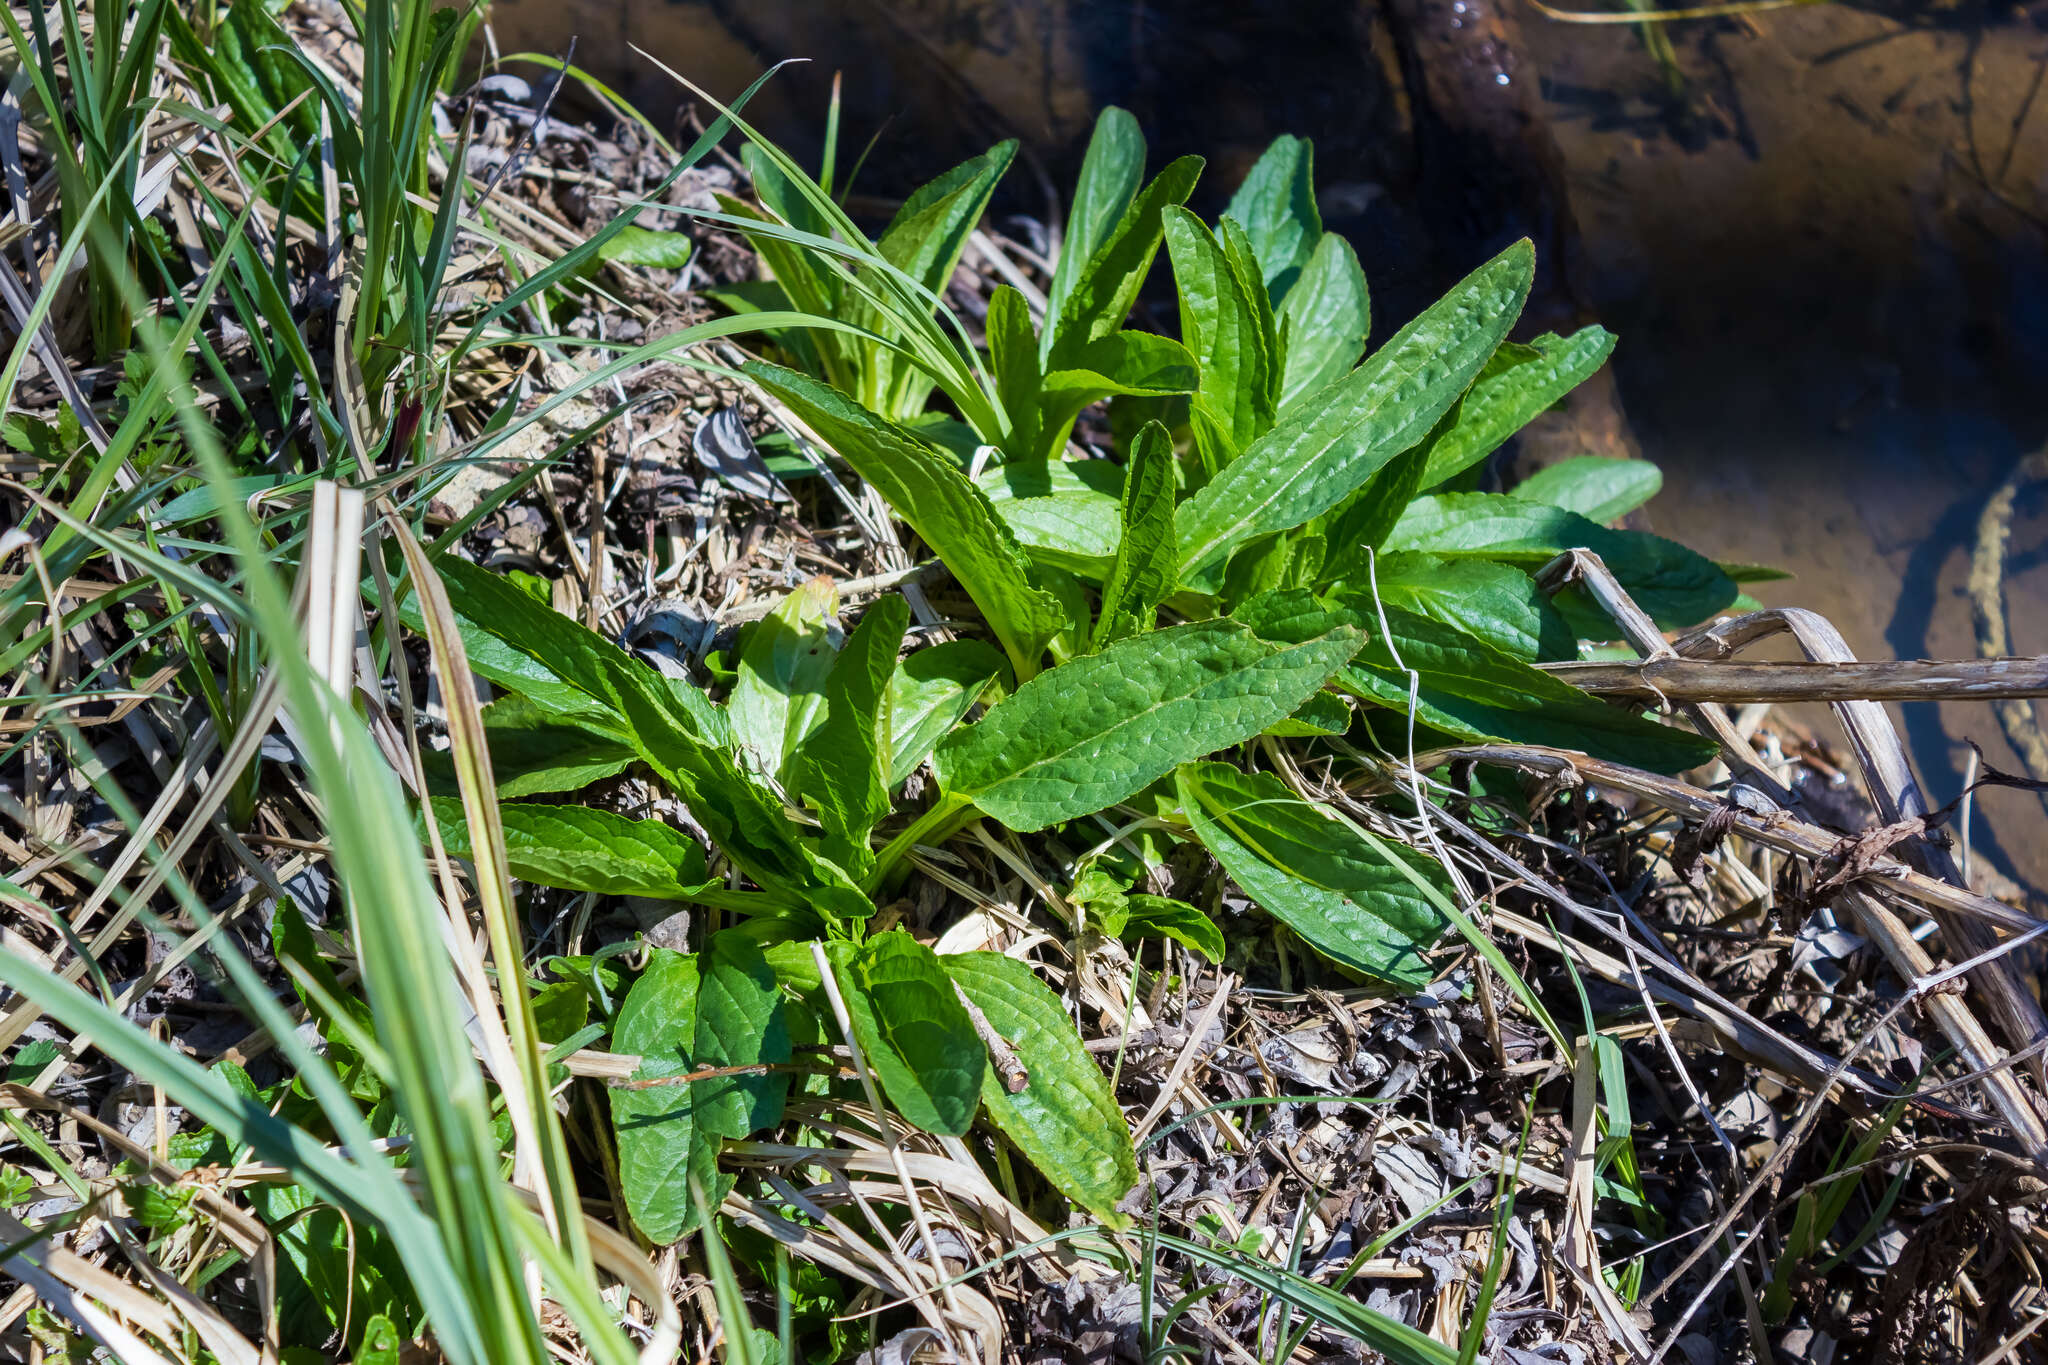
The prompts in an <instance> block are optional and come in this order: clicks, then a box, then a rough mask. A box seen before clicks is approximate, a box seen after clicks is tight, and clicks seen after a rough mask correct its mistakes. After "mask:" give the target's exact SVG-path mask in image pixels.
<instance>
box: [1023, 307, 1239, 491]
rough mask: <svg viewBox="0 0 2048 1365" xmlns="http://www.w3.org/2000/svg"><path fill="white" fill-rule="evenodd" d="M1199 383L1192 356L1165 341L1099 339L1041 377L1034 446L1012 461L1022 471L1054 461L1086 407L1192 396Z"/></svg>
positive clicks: (1138, 335)
mask: <svg viewBox="0 0 2048 1365" xmlns="http://www.w3.org/2000/svg"><path fill="white" fill-rule="evenodd" d="M1200 378H1201V370H1200V367H1199V365H1197V363H1196V361H1195V357H1194V356H1193V355H1191V354H1189V352H1188V350H1187V348H1186V347H1184V346H1182V345H1181V344H1180V343H1179V342H1177V341H1174V340H1172V339H1171V338H1168V337H1162V336H1154V335H1152V334H1151V333H1149V332H1129V331H1123V332H1111V333H1110V334H1109V335H1108V336H1105V337H1099V338H1097V339H1096V340H1094V341H1091V342H1089V343H1088V345H1086V346H1084V347H1082V348H1081V349H1080V351H1079V352H1077V353H1075V354H1073V355H1072V356H1070V357H1069V358H1068V363H1067V364H1066V365H1065V366H1064V367H1063V368H1061V369H1058V370H1055V371H1053V372H1052V373H1051V374H1048V375H1046V376H1045V378H1044V380H1043V381H1042V383H1041V387H1040V390H1039V402H1038V407H1039V411H1038V413H1037V415H1036V416H1035V417H1034V418H1033V419H1032V421H1031V424H1030V425H1031V429H1033V430H1035V431H1036V432H1037V438H1036V439H1037V445H1036V446H1035V447H1034V448H1032V449H1029V450H1025V451H1023V453H1022V457H1021V458H1020V459H1018V461H1017V462H1018V463H1019V464H1021V465H1027V466H1028V465H1031V464H1041V463H1044V462H1046V461H1050V460H1054V459H1057V458H1058V457H1059V454H1060V451H1061V450H1062V449H1063V448H1064V447H1065V446H1066V443H1067V437H1068V436H1069V435H1070V434H1072V432H1073V428H1074V420H1075V418H1077V417H1078V416H1080V414H1081V410H1082V409H1083V408H1085V407H1087V406H1088V405H1089V404H1090V403H1093V402H1096V401H1098V400H1100V399H1103V398H1109V397H1112V396H1128V397H1133V398H1171V397H1175V396H1177V395H1180V394H1184V393H1192V392H1194V390H1195V386H1196V385H1197V383H1198V382H1199V381H1200ZM1011 445H1012V447H1013V448H1014V447H1015V445H1016V442H1015V441H1014V440H1013V441H1012V442H1011Z"/></svg>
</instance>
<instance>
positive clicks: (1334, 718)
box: [1265, 603, 1372, 739]
mask: <svg viewBox="0 0 2048 1365" xmlns="http://www.w3.org/2000/svg"><path fill="white" fill-rule="evenodd" d="M1366 605H1368V606H1369V605H1370V604H1369V603H1368V604H1366ZM1359 619H1360V620H1362V621H1365V622H1366V623H1367V629H1368V630H1370V629H1371V620H1372V616H1371V613H1370V612H1369V611H1362V612H1360V613H1359ZM1350 728H1351V704H1350V703H1349V702H1347V701H1346V700H1345V699H1344V698H1343V697H1341V696H1338V695H1337V694H1336V693H1335V692H1318V693H1316V694H1315V695H1314V696H1313V697H1310V698H1309V699H1308V700H1307V701H1305V702H1303V703H1302V704H1301V709H1300V710H1298V711H1296V712H1295V713H1294V714H1293V715H1291V716H1289V717H1288V718H1287V719H1286V720H1283V721H1280V722H1278V723H1276V724H1273V725H1270V726H1268V727H1266V730H1265V733H1266V734H1269V735H1272V736H1274V737H1275V738H1278V739H1311V738H1314V737H1316V736H1319V735H1341V734H1343V733H1345V732H1346V731H1347V730H1349V729H1350Z"/></svg>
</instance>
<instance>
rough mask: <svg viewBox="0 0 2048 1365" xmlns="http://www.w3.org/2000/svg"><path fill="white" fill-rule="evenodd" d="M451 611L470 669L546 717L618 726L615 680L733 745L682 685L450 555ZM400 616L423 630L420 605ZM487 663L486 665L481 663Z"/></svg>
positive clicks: (444, 560) (706, 701)
mask: <svg viewBox="0 0 2048 1365" xmlns="http://www.w3.org/2000/svg"><path fill="white" fill-rule="evenodd" d="M435 570H436V571H437V572H438V573H439V574H440V575H441V583H442V586H443V587H444V588H445V589H446V590H447V593H448V602H449V606H450V607H452V608H453V609H454V612H455V616H456V623H457V625H458V627H459V628H460V630H461V633H462V643H463V646H464V648H465V649H466V651H467V652H468V654H469V662H470V667H471V668H472V669H473V670H474V671H475V672H477V673H478V674H480V675H482V676H483V677H485V678H488V679H489V680H490V681H491V682H494V683H496V684H498V685H499V686H500V687H503V688H504V689H505V690H506V691H508V692H512V693H515V694H517V695H519V696H521V697H524V698H526V700H528V701H529V702H532V703H533V704H534V705H535V706H536V707H538V708H540V709H541V710H543V711H547V712H551V713H553V714H555V715H558V716H563V717H566V718H569V719H571V720H575V721H578V722H579V723H583V724H585V725H588V726H591V727H593V728H597V729H606V728H611V727H616V726H617V725H618V721H619V708H618V706H617V705H616V704H615V702H614V699H613V693H615V692H616V691H617V687H618V684H619V682H620V680H622V679H624V680H629V681H630V685H632V686H634V687H641V686H648V685H652V686H655V687H657V688H659V689H660V690H661V691H663V692H664V693H665V694H666V695H667V698H668V705H669V707H670V709H672V710H676V711H678V712H679V713H680V714H681V716H682V723H683V724H684V725H685V726H686V727H687V728H688V729H689V730H690V731H691V732H692V733H694V734H700V735H702V736H703V737H704V738H706V739H707V740H709V741H710V742H712V743H721V744H723V743H730V742H731V731H730V728H729V726H728V724H727V721H726V717H725V712H724V711H723V710H722V709H721V708H720V707H718V706H717V705H715V704H714V703H713V702H712V701H711V699H710V698H709V697H706V696H705V695H704V694H703V692H702V691H700V690H699V689H697V688H696V687H693V686H692V685H691V684H690V683H688V682H686V681H684V680H682V679H680V678H663V677H661V675H659V674H657V673H655V672H654V671H653V670H652V669H651V668H649V667H647V666H646V665H645V664H642V663H640V662H639V661H638V660H636V659H634V658H632V657H631V656H630V655H628V654H627V653H626V652H625V651H624V650H623V649H620V648H619V647H618V646H617V645H615V644H613V643H612V642H611V641H610V640H607V639H606V638H604V637H603V636H602V635H599V634H598V633H597V632H595V631H593V630H590V629H589V628H587V627H586V626H584V625H583V624H582V623H581V622H578V621H572V620H570V619H569V618H568V617H566V616H564V615H562V613H560V612H558V611H556V610H555V609H554V608H553V607H551V606H549V605H548V604H547V603H545V602H543V601H540V600H539V599H538V598H536V597H534V596H533V595H532V594H530V593H527V592H525V591H523V590H521V589H520V588H518V587H517V586H515V585H514V584H513V583H512V582H510V581H509V580H508V579H506V578H505V577H504V576H503V575H501V574H496V573H493V572H491V571H490V570H489V569H486V568H483V567H481V566H479V565H476V564H472V563H470V562H469V561H468V560H466V559H458V558H456V557H455V556H454V555H444V556H442V557H441V558H440V559H438V560H436V561H435ZM399 614H400V616H401V617H402V618H403V619H404V620H405V623H406V624H407V625H408V626H410V627H412V628H413V629H416V630H417V629H419V628H420V617H419V602H418V599H417V598H416V597H415V596H414V595H413V594H412V593H411V592H407V593H406V594H405V597H404V600H403V601H402V602H401V603H400V606H399ZM486 661H487V662H486Z"/></svg>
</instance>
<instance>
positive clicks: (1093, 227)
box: [1045, 104, 1145, 346]
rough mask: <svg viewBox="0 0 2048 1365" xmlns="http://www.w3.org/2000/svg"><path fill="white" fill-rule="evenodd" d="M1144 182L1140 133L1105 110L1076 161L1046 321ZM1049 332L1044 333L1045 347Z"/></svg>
mask: <svg viewBox="0 0 2048 1365" xmlns="http://www.w3.org/2000/svg"><path fill="white" fill-rule="evenodd" d="M1144 179H1145V134H1144V132H1143V131H1141V130H1140V129H1139V127H1138V120H1137V119H1135V118H1133V117H1132V116H1131V114H1130V113H1129V111H1127V110H1124V109H1119V108H1117V107H1116V106H1115V105H1113V104H1112V105H1108V106H1106V107H1105V108H1104V109H1103V111H1102V112H1101V113H1100V114H1099V115H1097V116H1096V119H1095V132H1094V135H1093V136H1091V137H1090V138H1089V139H1088V154H1087V155H1086V156H1085V157H1083V158H1082V161H1081V178H1080V179H1079V180H1078V181H1077V182H1075V185H1074V202H1073V206H1072V207H1071V208H1069V209H1068V210H1067V227H1066V238H1065V240H1064V241H1063V242H1061V244H1060V259H1059V263H1058V264H1057V265H1055V266H1054V267H1053V272H1052V285H1051V287H1050V288H1048V289H1047V290H1046V294H1045V313H1046V316H1047V317H1048V318H1057V317H1059V316H1060V314H1061V312H1062V311H1063V310H1064V309H1065V308H1066V304H1067V299H1068V297H1069V296H1070V295H1071V294H1072V293H1073V292H1074V285H1075V283H1076V282H1077V281H1079V280H1080V278H1081V273H1082V271H1083V270H1084V269H1085V268H1086V267H1087V265H1088V263H1089V262H1090V261H1091V260H1092V259H1093V258H1094V256H1095V253H1096V252H1097V251H1098V250H1100V249H1101V247H1102V244H1103V242H1104V241H1106V240H1107V239H1108V237H1109V234H1110V232H1111V230H1112V229H1114V228H1115V227H1116V225H1117V223H1118V222H1119V221H1120V220H1121V219H1122V218H1123V216H1124V212H1125V210H1127V209H1129V208H1130V206H1131V200H1132V199H1133V198H1135V197H1136V196H1137V193H1138V186H1139V185H1140V184H1141V183H1143V181H1144ZM1050 331H1051V329H1050V328H1048V329H1047V332H1048V341H1047V345H1048V346H1050V344H1051V342H1050V339H1049V338H1050Z"/></svg>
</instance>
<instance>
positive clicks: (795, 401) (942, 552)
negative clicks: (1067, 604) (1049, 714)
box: [745, 361, 1066, 676]
mask: <svg viewBox="0 0 2048 1365" xmlns="http://www.w3.org/2000/svg"><path fill="white" fill-rule="evenodd" d="M745 373H746V375H747V377H748V378H750V379H752V380H753V381H754V382H755V383H757V384H759V385H760V386H761V387H762V388H764V389H766V390H767V391H768V392H770V393H772V394H773V395H775V397H776V398H778V399H780V400H781V401H782V402H784V403H786V404H788V405H789V407H790V408H791V409H792V410H794V411H795V412H796V414H797V415H798V416H799V417H801V418H802V419H803V421H804V423H805V424H806V425H807V426H809V427H810V428H811V430H813V431H815V432H817V433H818V435H819V436H820V437H821V438H823V439H824V441H825V442H826V443H827V444H828V445H830V446H831V447H832V448H833V449H835V450H837V451H838V452H839V454H840V455H841V456H842V457H843V458H844V459H845V460H846V462H847V463H848V464H850V465H852V466H853V468H854V470H855V472H857V473H858V474H859V475H860V476H861V478H863V479H865V480H867V482H868V483H870V484H872V485H874V487H875V488H876V489H878V490H879V491H880V492H881V494H882V496H883V497H884V498H886V499H887V500H888V502H889V505H890V506H891V507H892V508H893V509H895V512H896V515H897V516H899V517H901V518H902V519H903V520H904V521H905V522H906V523H907V524H908V525H909V526H910V528H911V529H912V530H913V531H915V532H917V534H918V537H919V538H920V539H922V540H923V541H924V542H925V544H927V545H929V546H931V547H932V549H933V550H934V551H935V552H937V554H938V556H939V558H940V559H941V560H943V561H945V565H946V568H947V569H949V570H950V571H951V572H952V574H953V576H954V577H955V578H957V579H959V580H960V585H961V586H962V587H963V588H965V589H966V590H967V594H968V596H970V597H972V598H973V599H974V603H975V605H976V606H978V607H980V608H981V611H982V615H983V616H985V617H986V618H987V619H988V623H989V626H990V627H991V628H992V629H993V630H994V631H995V633H996V636H997V638H998V639H1000V640H1001V641H1002V642H1003V648H1004V650H1005V651H1006V652H1007V653H1008V654H1009V656H1010V662H1011V664H1012V665H1013V666H1014V667H1015V668H1016V669H1017V672H1018V674H1019V676H1029V675H1030V674H1031V673H1033V672H1035V671H1036V666H1037V662H1038V656H1039V654H1040V653H1041V652H1042V651H1043V650H1044V648H1045V642H1046V641H1048V640H1050V639H1051V638H1052V637H1053V636H1054V635H1056V634H1058V633H1059V632H1060V630H1061V629H1062V628H1063V627H1064V626H1065V625H1066V613H1065V612H1064V611H1062V610H1061V609H1060V605H1059V602H1058V601H1057V599H1055V598H1054V597H1053V596H1052V595H1051V594H1050V593H1047V592H1045V591H1044V590H1043V589H1041V588H1039V587H1037V586H1035V585H1034V584H1033V583H1032V581H1031V568H1030V562H1029V561H1028V560H1027V559H1026V558H1025V555H1024V550H1023V547H1022V546H1020V545H1019V544H1018V543H1017V539H1016V537H1015V536H1013V535H1012V534H1010V532H1009V530H1008V529H1007V528H1005V527H1004V525H1003V523H1002V522H1001V520H1000V519H998V518H997V516H996V514H995V511H994V509H993V508H991V507H990V506H989V502H988V498H987V497H986V496H984V495H983V494H982V492H981V490H980V489H978V488H976V487H975V486H974V485H973V484H972V483H971V482H969V480H968V478H967V476H966V475H965V474H963V473H961V472H960V470H959V468H958V467H957V466H955V465H954V463H953V462H952V460H950V459H948V458H947V457H946V456H945V455H944V454H943V453H942V452H940V451H939V450H938V449H937V447H935V446H932V445H931V444H929V443H928V442H926V441H924V440H922V439H921V438H919V437H917V436H915V435H913V434H911V433H910V432H908V431H906V430H904V429H903V428H901V427H899V426H896V425H895V424H894V423H891V422H888V421H885V420H883V419H882V418H880V417H877V416H875V415H874V414H873V413H871V412H868V411H866V410H865V409H863V408H861V407H860V406H858V405H857V404H854V403H852V402H849V401H848V400H847V399H846V398H844V397H842V396H841V395H840V394H838V393H836V392H835V391H833V390H832V389H831V388H829V387H827V386H826V385H823V384H820V383H818V382H817V381H816V380H813V379H810V378H808V377H806V376H804V375H800V374H798V373H796V372H795V371H794V370H785V369H783V368H782V367H780V366H777V365H768V364H764V363H762V362H760V361H754V362H752V363H750V364H748V365H747V366H746V368H745Z"/></svg>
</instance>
